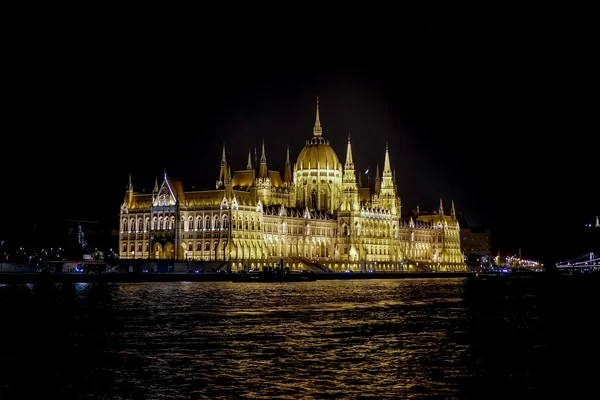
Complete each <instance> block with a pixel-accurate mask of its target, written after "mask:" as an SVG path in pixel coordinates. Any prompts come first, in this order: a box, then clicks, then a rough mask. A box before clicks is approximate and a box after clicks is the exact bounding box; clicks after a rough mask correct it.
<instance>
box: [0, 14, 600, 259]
mask: <svg viewBox="0 0 600 400" xmlns="http://www.w3.org/2000/svg"><path fill="white" fill-rule="evenodd" d="M375 22H377V21H375ZM384 22H385V23H381V24H376V25H378V26H376V27H375V28H368V29H367V28H366V27H360V26H356V25H348V26H345V25H344V24H341V25H340V26H339V27H338V26H337V25H333V26H331V30H330V32H329V33H325V32H321V31H318V30H315V31H313V30H312V29H307V28H306V27H305V28H304V31H302V32H297V31H295V25H294V26H291V27H286V26H279V27H277V29H276V30H268V29H256V30H253V28H252V24H248V25H244V26H238V27H237V29H238V31H236V32H235V33H234V32H231V33H230V34H229V35H226V34H225V33H224V32H226V31H228V29H225V27H222V29H220V30H219V31H215V30H214V29H209V28H207V27H202V28H198V29H195V28H194V27H190V26H186V27H184V28H185V29H180V28H181V27H178V26H177V24H176V23H174V22H171V23H169V24H166V27H165V26H162V25H161V26H160V27H156V26H147V25H146V24H144V26H143V29H142V28H139V27H138V26H137V25H135V27H134V26H133V25H132V26H130V27H129V28H127V29H118V30H114V29H113V28H114V27H112V28H109V27H104V29H101V30H99V31H93V32H88V31H85V30H84V34H81V35H77V34H74V33H73V32H68V31H67V32H61V34H60V35H58V36H51V39H50V38H45V37H43V36H36V37H35V38H32V40H30V44H31V46H30V47H27V48H25V47H19V46H17V48H16V52H15V54H16V56H15V57H13V58H11V59H10V61H9V63H10V64H11V66H12V67H13V68H12V69H11V70H12V71H13V74H12V75H10V84H11V85H10V86H11V88H12V87H14V91H10V94H11V97H10V98H11V101H10V105H9V106H8V107H7V111H8V115H9V121H12V122H11V123H9V124H8V125H7V127H6V129H5V135H4V138H5V139H4V145H3V154H4V157H5V162H4V175H5V180H6V181H7V188H8V187H10V188H11V189H10V190H9V189H7V192H6V193H5V195H3V196H2V198H3V200H2V202H3V203H6V205H7V206H9V207H11V208H10V210H11V211H8V213H7V214H8V215H7V216H6V217H5V221H7V222H6V223H5V224H4V226H3V229H4V231H6V230H10V229H11V228H10V227H11V226H15V225H12V224H13V223H16V224H17V226H18V225H27V224H29V223H31V222H35V221H38V222H40V221H57V220H61V219H62V220H64V219H65V218H67V217H70V216H75V215H80V216H85V217H89V218H100V219H105V220H108V221H109V222H110V221H111V219H112V222H114V223H115V224H116V221H117V218H116V217H117V214H118V210H119V205H120V203H121V202H122V200H123V195H124V188H125V185H126V183H127V178H128V173H129V172H131V173H132V176H133V184H134V187H135V189H136V190H141V189H142V188H144V189H146V190H150V189H151V188H152V186H153V183H154V177H155V176H157V175H158V176H160V175H161V174H162V173H163V171H164V169H166V170H167V173H168V174H169V175H171V176H177V177H181V178H183V179H184V180H185V181H186V182H188V183H189V184H194V185H196V186H197V187H212V185H214V181H215V180H216V178H217V174H218V169H219V161H220V156H221V145H222V143H223V142H225V145H226V149H227V159H228V161H229V163H230V164H231V165H232V169H235V168H236V167H237V168H243V167H244V166H245V164H246V158H247V151H248V148H249V147H254V146H260V142H261V139H262V138H263V137H264V138H265V143H266V149H267V159H268V163H269V167H270V168H278V169H282V168H283V162H284V157H285V148H286V146H287V145H289V146H290V149H291V155H292V159H295V157H296V156H297V154H298V152H299V151H300V150H301V149H302V147H303V145H304V142H305V141H306V140H307V139H309V138H310V137H311V136H312V126H313V123H314V112H315V100H316V97H317V96H319V99H320V106H321V122H322V125H323V135H324V136H325V137H326V138H328V139H330V140H331V143H332V146H333V147H334V148H335V149H336V151H337V153H338V156H339V157H340V160H341V161H342V162H343V161H344V160H345V142H346V137H347V135H348V133H350V134H351V137H352V143H353V148H354V158H355V161H356V162H357V164H358V165H359V167H360V169H361V171H363V172H364V170H365V169H366V168H367V167H369V168H370V169H371V171H374V169H375V165H376V163H378V162H379V163H380V166H382V164H383V155H384V149H385V143H386V142H389V147H390V155H391V162H392V164H393V166H394V167H395V169H396V173H397V176H398V181H399V190H400V193H401V196H402V200H403V204H404V206H405V207H407V208H414V207H416V205H417V204H418V205H420V207H421V209H431V208H437V205H438V202H439V198H440V197H442V198H443V199H444V202H445V206H446V207H447V208H449V206H450V200H451V199H454V201H455V203H456V208H457V210H458V211H462V212H464V213H465V214H466V215H467V217H468V219H469V220H470V221H471V222H472V223H479V224H483V225H486V226H489V227H491V228H492V229H493V230H494V231H495V232H497V237H498V238H499V240H500V241H501V243H502V244H503V246H505V247H507V248H508V249H514V250H515V251H516V250H517V249H518V248H519V247H522V248H523V251H524V253H525V255H527V254H530V255H531V256H535V257H545V256H546V253H547V252H548V251H549V249H554V250H553V251H554V254H555V253H556V252H557V250H556V248H557V246H558V245H559V244H560V243H562V241H563V240H570V241H573V238H572V235H569V234H568V233H566V232H565V230H569V229H572V228H579V227H581V226H583V224H584V223H585V222H587V221H588V220H589V221H591V220H592V218H594V217H595V215H597V214H600V201H598V197H596V198H594V196H591V195H589V193H590V192H594V191H596V192H597V189H598V183H597V182H598V179H597V171H598V161H597V160H594V154H595V157H596V158H597V157H598V142H597V139H596V136H597V135H598V122H597V119H596V118H595V114H596V113H597V111H596V110H597V100H596V98H597V93H598V78H597V74H596V73H595V72H594V71H593V65H594V64H592V60H593V51H591V49H590V48H589V47H588V46H589V42H590V39H589V36H588V34H589V33H590V32H587V29H586V28H585V26H571V25H569V26H568V27H566V26H560V25H550V24H544V25H543V26H542V25H535V24H532V23H529V22H527V23H526V22H525V21H511V20H497V21H477V22H463V23H460V24H459V23H456V22H449V21H444V20H441V19H435V18H432V19H428V20H424V21H422V22H410V23H400V22H398V23H397V24H392V23H390V21H384ZM284 25H285V24H284ZM168 28H172V29H168ZM263 28H264V27H263ZM33 39H35V40H33ZM8 137H10V138H12V139H11V140H12V143H14V145H13V144H11V143H9V142H7V141H6V138H8ZM363 181H364V182H365V183H366V176H364V175H363ZM13 190H16V191H18V192H19V193H20V195H19V196H18V197H16V198H13V197H12V196H11V195H8V194H7V193H9V192H12V191H13ZM40 205H41V206H40ZM20 210H27V211H26V217H25V220H27V221H28V222H27V223H20V222H19V221H22V220H21V219H20V217H19V215H20V214H19V213H20V212H21V211H20ZM7 227H9V228H7ZM563 253H566V254H568V255H573V256H578V255H579V254H571V251H570V249H568V248H567V249H565V250H564V251H563ZM559 255H562V253H561V254H559ZM557 257H558V255H557Z"/></svg>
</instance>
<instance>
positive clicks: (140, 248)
mask: <svg viewBox="0 0 600 400" xmlns="http://www.w3.org/2000/svg"><path fill="white" fill-rule="evenodd" d="M138 251H139V252H141V251H142V244H141V243H138Z"/></svg>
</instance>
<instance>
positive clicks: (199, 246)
mask: <svg viewBox="0 0 600 400" xmlns="http://www.w3.org/2000/svg"><path fill="white" fill-rule="evenodd" d="M196 251H202V243H201V242H198V244H196Z"/></svg>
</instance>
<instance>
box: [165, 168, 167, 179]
mask: <svg viewBox="0 0 600 400" xmlns="http://www.w3.org/2000/svg"><path fill="white" fill-rule="evenodd" d="M165 179H167V169H166V168H165Z"/></svg>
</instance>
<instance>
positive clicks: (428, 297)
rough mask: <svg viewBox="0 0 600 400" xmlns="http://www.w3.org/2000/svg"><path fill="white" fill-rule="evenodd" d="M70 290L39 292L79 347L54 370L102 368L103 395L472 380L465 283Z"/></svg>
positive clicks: (379, 393)
mask: <svg viewBox="0 0 600 400" xmlns="http://www.w3.org/2000/svg"><path fill="white" fill-rule="evenodd" d="M68 290H69V289H68V288H67V287H63V288H54V289H53V292H48V291H46V292H44V293H43V294H39V293H40V292H37V293H38V294H37V296H57V298H58V297H60V298H61V299H62V300H60V301H56V302H55V305H56V304H58V306H55V308H52V309H50V308H48V309H47V310H46V312H50V313H52V312H63V313H64V315H61V318H63V320H64V323H62V324H61V325H60V326H59V328H60V329H63V331H62V335H61V336H60V339H56V340H59V341H60V340H62V343H63V347H62V348H66V349H69V348H71V349H76V350H70V351H66V352H64V353H63V354H62V355H61V357H62V359H63V361H66V362H67V365H68V367H65V368H62V369H59V372H57V374H65V376H68V382H70V383H69V385H74V383H73V382H77V379H80V380H81V379H88V378H87V375H86V374H89V373H90V372H89V371H101V374H102V380H101V381H97V382H96V383H95V386H94V388H95V390H96V391H98V392H99V393H100V394H101V396H98V397H100V398H102V396H110V395H124V394H127V393H136V395H137V396H140V398H153V397H161V396H162V397H164V398H189V397H192V398H193V397H200V398H214V397H217V398H219V397H225V398H265V399H267V398H268V399H273V398H278V399H298V398H324V397H327V398H357V397H360V398H373V399H380V398H390V397H392V398H413V397H415V398H424V397H428V396H429V397H430V396H434V397H435V396H438V397H439V398H453V397H458V396H459V395H460V393H461V387H464V385H465V382H468V381H469V379H472V376H473V373H474V371H473V363H474V360H473V355H472V349H471V348H472V345H473V342H472V337H471V335H472V332H471V333H469V329H470V326H471V325H470V321H469V320H470V318H471V317H470V315H469V313H470V311H469V306H468V305H467V303H466V302H465V297H464V293H463V291H464V279H414V280H413V279H411V280H356V281H316V282H297V283H292V282H289V283H283V282H282V283H231V282H176V283H126V284H111V285H93V284H89V285H85V284H76V285H75V289H74V290H73V293H71V292H69V291H68ZM33 292H35V290H34V291H33ZM51 293H54V294H51ZM57 293H58V294H57ZM61 293H62V294H61ZM65 293H68V295H67V294H65ZM0 294H1V293H0ZM27 296H36V294H35V293H33V294H28V295H27ZM61 304H63V305H64V307H63V308H61V307H60V305H61ZM52 310H55V311H52ZM56 310H59V311H56ZM61 310H62V311H61ZM53 318H54V317H53ZM65 359H66V360H65ZM82 363H83V364H82ZM86 371H87V372H86ZM65 379H67V378H65ZM65 382H67V381H66V380H65ZM65 384H66V383H65ZM125 397H126V396H125Z"/></svg>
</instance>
